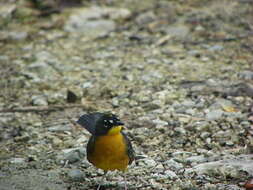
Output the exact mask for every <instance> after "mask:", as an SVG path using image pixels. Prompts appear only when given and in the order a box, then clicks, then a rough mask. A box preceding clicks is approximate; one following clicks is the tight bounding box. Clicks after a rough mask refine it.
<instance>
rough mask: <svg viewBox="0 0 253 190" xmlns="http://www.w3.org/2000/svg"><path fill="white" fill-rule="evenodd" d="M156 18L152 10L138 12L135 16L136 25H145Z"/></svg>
mask: <svg viewBox="0 0 253 190" xmlns="http://www.w3.org/2000/svg"><path fill="white" fill-rule="evenodd" d="M155 19H156V15H155V14H154V12H152V11H149V12H145V13H142V14H140V15H139V16H138V17H137V18H136V23H137V24H138V25H145V24H148V23H150V22H152V21H154V20H155Z"/></svg>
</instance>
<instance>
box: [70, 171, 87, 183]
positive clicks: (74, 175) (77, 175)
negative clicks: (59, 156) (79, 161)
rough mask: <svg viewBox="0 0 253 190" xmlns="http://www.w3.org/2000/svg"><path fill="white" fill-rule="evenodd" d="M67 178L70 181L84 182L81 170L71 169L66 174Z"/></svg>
mask: <svg viewBox="0 0 253 190" xmlns="http://www.w3.org/2000/svg"><path fill="white" fill-rule="evenodd" d="M68 177H69V178H70V180H72V181H83V180H84V174H83V172H82V171H81V170H78V169H73V170H70V171H69V172H68Z"/></svg>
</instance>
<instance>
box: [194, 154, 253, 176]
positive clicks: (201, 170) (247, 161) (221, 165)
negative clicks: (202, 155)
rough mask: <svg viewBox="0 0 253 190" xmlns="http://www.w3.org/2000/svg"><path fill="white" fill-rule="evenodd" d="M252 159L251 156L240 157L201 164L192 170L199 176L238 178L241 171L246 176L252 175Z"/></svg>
mask: <svg viewBox="0 0 253 190" xmlns="http://www.w3.org/2000/svg"><path fill="white" fill-rule="evenodd" d="M230 157H231V156H230ZM252 158H253V156H252V155H241V156H237V157H235V158H234V159H226V160H220V161H215V162H207V163H202V164H199V165H196V166H194V167H193V170H194V171H195V172H197V173H198V174H199V175H201V174H207V175H210V176H215V175H220V174H222V175H223V176H229V177H233V178H236V177H238V176H240V172H241V171H245V172H247V173H248V174H252V173H253V161H252Z"/></svg>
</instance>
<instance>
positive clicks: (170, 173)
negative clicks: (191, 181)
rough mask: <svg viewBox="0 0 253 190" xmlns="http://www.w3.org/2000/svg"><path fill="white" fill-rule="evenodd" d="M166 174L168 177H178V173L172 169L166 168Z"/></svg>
mask: <svg viewBox="0 0 253 190" xmlns="http://www.w3.org/2000/svg"><path fill="white" fill-rule="evenodd" d="M164 175H165V176H166V178H167V179H177V178H178V176H177V174H176V173H175V172H173V171H171V170H166V171H165V172H164Z"/></svg>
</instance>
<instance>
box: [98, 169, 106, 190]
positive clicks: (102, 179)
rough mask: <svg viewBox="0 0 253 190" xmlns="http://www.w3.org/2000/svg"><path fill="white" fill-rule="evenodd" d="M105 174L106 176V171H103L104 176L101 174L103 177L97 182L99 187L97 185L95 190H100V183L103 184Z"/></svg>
mask: <svg viewBox="0 0 253 190" xmlns="http://www.w3.org/2000/svg"><path fill="white" fill-rule="evenodd" d="M106 174H107V171H104V174H103V176H102V178H101V181H100V182H99V185H98V188H97V190H99V189H100V187H101V185H102V183H103V182H104V179H105V176H106Z"/></svg>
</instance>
